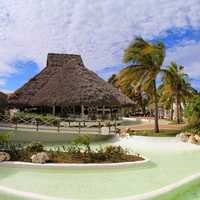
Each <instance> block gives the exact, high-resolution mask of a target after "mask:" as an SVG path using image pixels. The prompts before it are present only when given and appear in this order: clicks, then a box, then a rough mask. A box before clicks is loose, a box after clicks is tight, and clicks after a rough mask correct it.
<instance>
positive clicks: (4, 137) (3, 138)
mask: <svg viewBox="0 0 200 200" xmlns="http://www.w3.org/2000/svg"><path fill="white" fill-rule="evenodd" d="M9 139H10V134H9V133H1V134H0V144H2V143H7V142H8V141H9Z"/></svg>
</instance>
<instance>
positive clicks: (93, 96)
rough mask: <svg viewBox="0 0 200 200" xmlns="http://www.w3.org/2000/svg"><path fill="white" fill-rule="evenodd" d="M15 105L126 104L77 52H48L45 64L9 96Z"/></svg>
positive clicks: (123, 98) (114, 89) (129, 102)
mask: <svg viewBox="0 0 200 200" xmlns="http://www.w3.org/2000/svg"><path fill="white" fill-rule="evenodd" d="M9 103H10V104H14V105H18V106H22V105H23V106H53V105H56V106H69V105H81V104H82V105H108V106H120V105H129V104H132V103H133V102H132V101H131V100H130V99H129V98H128V97H126V96H125V95H123V94H122V93H121V92H120V91H119V90H118V89H116V88H114V87H113V86H112V85H110V84H109V83H107V82H106V81H104V80H103V79H101V78H100V77H98V76H97V75H96V74H95V73H94V72H92V71H90V70H88V69H87V68H86V67H85V66H84V64H83V61H82V59H81V57H80V56H79V55H71V54H52V53H51V54H48V59H47V67H46V68H44V69H43V70H42V71H41V72H40V73H39V74H38V75H36V76H35V77H33V78H32V79H31V80H29V81H28V82H27V83H26V84H25V85H24V86H22V87H21V88H19V89H18V90H17V91H16V92H15V93H14V94H13V95H11V96H10V97H9Z"/></svg>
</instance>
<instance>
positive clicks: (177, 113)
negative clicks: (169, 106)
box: [176, 94, 181, 124]
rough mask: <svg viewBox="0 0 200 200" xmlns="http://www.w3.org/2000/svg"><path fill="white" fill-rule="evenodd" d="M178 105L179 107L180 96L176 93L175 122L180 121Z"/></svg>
mask: <svg viewBox="0 0 200 200" xmlns="http://www.w3.org/2000/svg"><path fill="white" fill-rule="evenodd" d="M180 107H181V102H180V97H179V94H177V95H176V122H177V124H180V123H181V119H180Z"/></svg>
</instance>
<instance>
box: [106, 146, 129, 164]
mask: <svg viewBox="0 0 200 200" xmlns="http://www.w3.org/2000/svg"><path fill="white" fill-rule="evenodd" d="M104 154H105V155H106V158H107V159H108V160H111V161H112V162H117V161H119V160H121V159H123V156H125V155H127V154H128V151H127V149H123V148H122V147H121V146H112V145H110V146H107V147H106V148H105V150H104Z"/></svg>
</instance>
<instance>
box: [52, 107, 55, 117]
mask: <svg viewBox="0 0 200 200" xmlns="http://www.w3.org/2000/svg"><path fill="white" fill-rule="evenodd" d="M52 114H53V115H55V114H56V106H53V107H52Z"/></svg>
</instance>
